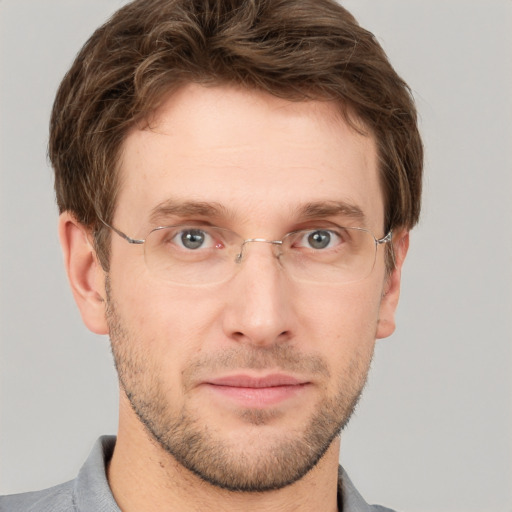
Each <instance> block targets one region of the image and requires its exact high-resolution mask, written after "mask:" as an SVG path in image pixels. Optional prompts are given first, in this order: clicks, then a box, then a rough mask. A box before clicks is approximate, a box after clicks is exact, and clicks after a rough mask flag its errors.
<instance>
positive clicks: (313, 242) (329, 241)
mask: <svg viewBox="0 0 512 512" xmlns="http://www.w3.org/2000/svg"><path fill="white" fill-rule="evenodd" d="M340 242H341V238H340V236H339V235H338V234H337V233H336V232H334V231H331V230H329V229H315V230H312V231H306V232H305V233H304V234H303V236H302V237H301V239H300V240H299V243H298V245H299V246H300V247H306V248H308V249H315V250H322V249H330V248H332V247H334V246H336V245H339V244H340Z"/></svg>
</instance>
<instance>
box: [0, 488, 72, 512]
mask: <svg viewBox="0 0 512 512" xmlns="http://www.w3.org/2000/svg"><path fill="white" fill-rule="evenodd" d="M75 510H76V509H75V505H74V503H73V481H70V482H66V483H64V484H60V485H56V486H55V487H50V488H49V489H44V490H42V491H34V492H26V493H22V494H11V495H8V496H0V512H74V511H75Z"/></svg>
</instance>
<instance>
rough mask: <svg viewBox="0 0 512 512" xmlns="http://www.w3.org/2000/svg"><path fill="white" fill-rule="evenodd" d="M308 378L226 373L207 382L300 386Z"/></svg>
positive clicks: (236, 384) (213, 383) (225, 384)
mask: <svg viewBox="0 0 512 512" xmlns="http://www.w3.org/2000/svg"><path fill="white" fill-rule="evenodd" d="M307 382H308V381H307V380H305V379H300V378H297V377H294V376H292V375H286V374H281V373H275V374H271V375H265V376H252V375H246V374H236V375H226V376H224V377H216V378H213V379H208V380H207V381H205V384H212V385H214V386H229V387H236V388H271V387H277V386H299V385H301V384H307Z"/></svg>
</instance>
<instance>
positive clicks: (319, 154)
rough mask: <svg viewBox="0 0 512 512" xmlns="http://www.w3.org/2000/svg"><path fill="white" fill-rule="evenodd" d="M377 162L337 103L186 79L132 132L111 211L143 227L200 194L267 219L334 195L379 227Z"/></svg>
mask: <svg viewBox="0 0 512 512" xmlns="http://www.w3.org/2000/svg"><path fill="white" fill-rule="evenodd" d="M377 160H378V159H377V152H376V147H375V141H374V139H373V137H372V136H366V135H362V134H361V133H358V132H357V131H355V130H354V129H353V128H352V127H351V126H349V125H348V124H347V122H346V121H345V120H344V119H343V117H342V115H341V114H340V112H339V106H338V105H337V104H335V103H334V102H327V101H301V102H291V101H287V100H284V99H279V98H276V97H274V96H271V95H269V94H266V93H262V92H257V91H253V90H245V89H240V88H236V87H233V86H219V87H209V88H206V87H202V86H199V85H195V84H190V85H187V86H185V87H183V88H182V89H180V90H179V91H177V92H174V93H173V94H172V95H171V96H170V97H169V98H168V99H167V100H166V101H165V102H164V103H163V104H162V105H161V107H160V108H159V110H158V111H157V112H156V113H155V115H154V116H153V117H152V119H151V120H150V121H149V122H148V125H147V126H145V127H143V128H140V127H136V128H133V129H132V130H131V131H130V132H129V134H128V135H127V137H126V139H125V142H124V144H123V151H122V156H121V161H120V173H121V175H120V178H121V179H120V183H121V189H120V193H119V195H118V204H117V208H116V215H115V218H116V222H119V221H120V222H122V224H121V225H122V226H123V227H124V228H125V229H127V228H128V227H130V229H139V228H141V223H144V222H149V218H150V216H151V213H152V212H154V210H155V208H158V205H160V204H164V203H166V202H178V203H180V202H187V203H191V202H192V203H194V202H197V203H206V204H209V203H212V204H215V205H220V206H221V208H220V210H221V211H223V212H226V215H231V217H239V218H240V219H241V220H242V221H244V222H245V221H247V218H249V217H250V218H252V219H254V218H257V219H259V221H260V222H261V223H262V224H263V223H265V222H273V223H275V222H280V221H281V219H286V218H288V217H290V216H292V215H293V214H294V213H293V212H296V211H299V210H300V209H301V207H302V206H303V205H305V204H310V203H322V202H333V201H335V202H342V203H346V204H347V205H351V206H354V207H356V208H358V209H360V210H361V211H362V212H363V213H364V216H365V218H366V219H367V220H368V226H367V227H372V228H374V229H376V230H377V231H379V230H380V227H381V224H382V221H383V199H382V193H381V189H380V184H379V176H378V162H377ZM302 209H303V208H302ZM246 217H247V218H246Z"/></svg>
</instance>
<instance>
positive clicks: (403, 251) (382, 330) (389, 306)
mask: <svg viewBox="0 0 512 512" xmlns="http://www.w3.org/2000/svg"><path fill="white" fill-rule="evenodd" d="M408 249H409V232H408V231H399V232H398V233H397V234H396V236H395V235H394V234H393V250H394V256H395V267H394V269H393V270H392V271H391V272H390V273H389V275H388V276H387V279H386V281H385V283H384V290H383V293H382V299H381V303H380V309H379V323H378V325H377V334H376V337H377V338H387V337H388V336H390V335H391V334H393V332H394V331H395V311H396V308H397V306H398V299H399V297H400V281H401V277H402V265H403V264H404V260H405V257H406V256H407V251H408Z"/></svg>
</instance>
